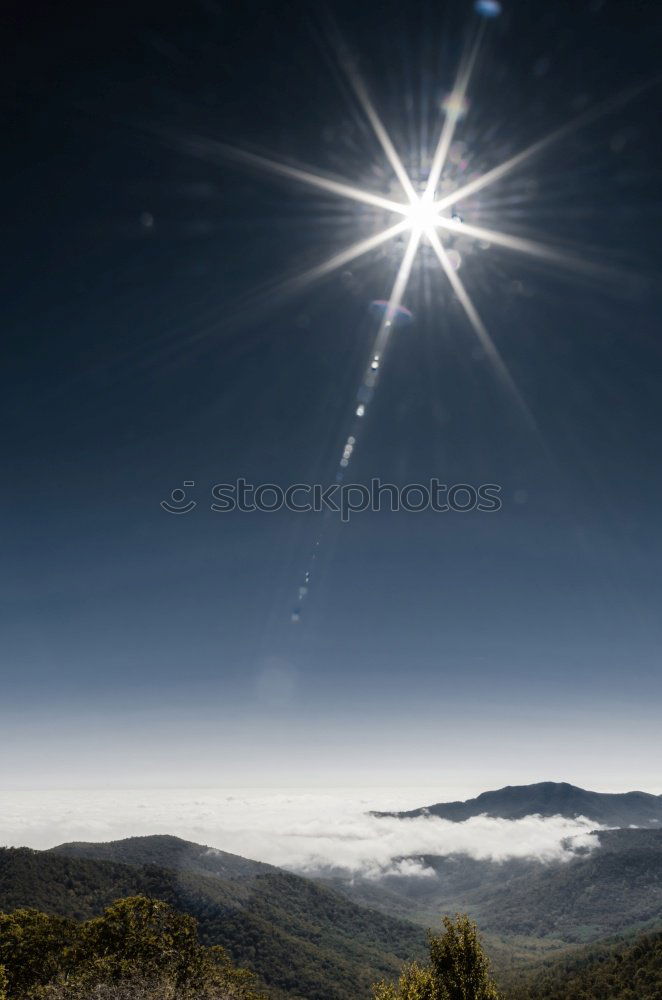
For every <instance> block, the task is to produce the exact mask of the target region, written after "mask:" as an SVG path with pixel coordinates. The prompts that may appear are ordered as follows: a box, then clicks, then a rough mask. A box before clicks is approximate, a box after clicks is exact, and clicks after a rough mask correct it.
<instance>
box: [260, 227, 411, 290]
mask: <svg viewBox="0 0 662 1000" xmlns="http://www.w3.org/2000/svg"><path fill="white" fill-rule="evenodd" d="M408 228H409V223H408V221H407V220H406V219H403V220H402V222H397V223H396V224H395V225H394V226H390V227H389V228H388V229H384V230H382V231H381V232H379V233H375V234H374V236H368V237H367V238H366V239H364V240H358V241H357V242H356V243H352V245H351V246H349V247H347V248H346V249H345V250H341V251H339V252H338V253H336V254H334V255H333V256H332V257H329V258H328V259H327V260H324V261H322V263H321V264H316V265H315V266H314V267H311V268H309V269H308V270H307V271H303V272H302V273H301V274H297V275H295V276H294V277H293V278H290V279H289V280H287V281H284V282H283V283H282V284H281V285H279V286H278V288H277V289H275V294H276V295H277V296H282V297H286V296H289V295H292V294H295V293H296V292H299V291H301V290H302V289H303V288H304V287H305V286H306V285H309V284H310V283H311V282H313V281H317V280H319V278H324V277H326V275H328V274H331V273H332V272H333V271H337V270H338V268H339V267H345V266H346V265H347V264H351V263H352V261H354V260H356V259H357V258H358V257H363V256H364V255H365V254H367V253H370V251H371V250H376V249H377V247H379V246H381V245H382V244H383V243H387V242H388V240H392V239H395V237H396V236H399V235H400V234H401V233H404V232H405V230H407V229H408Z"/></svg>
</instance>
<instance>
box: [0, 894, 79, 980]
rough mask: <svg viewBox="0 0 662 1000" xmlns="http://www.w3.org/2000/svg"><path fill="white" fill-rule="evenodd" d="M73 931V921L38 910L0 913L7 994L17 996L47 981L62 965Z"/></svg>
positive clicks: (0, 947)
mask: <svg viewBox="0 0 662 1000" xmlns="http://www.w3.org/2000/svg"><path fill="white" fill-rule="evenodd" d="M75 933H76V924H75V923H74V921H72V920H66V919H65V918H63V917H56V916H53V915H52V914H50V913H40V912H39V910H27V909H25V910H14V912H13V913H0V967H2V968H3V974H4V978H5V980H6V992H7V994H8V995H9V996H10V997H14V996H20V995H21V994H22V993H24V992H26V991H27V990H28V989H29V988H30V987H32V986H34V985H37V984H39V983H47V982H48V981H49V980H50V979H51V978H52V976H54V975H55V974H56V973H57V972H59V971H60V970H61V969H62V968H63V962H64V961H65V960H66V959H65V956H66V954H67V949H68V947H69V946H70V944H71V942H72V940H73V939H74V936H75ZM1 981H2V980H0V983H1ZM0 989H1V987H0ZM0 997H2V993H1V992H0Z"/></svg>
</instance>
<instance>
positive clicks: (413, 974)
mask: <svg viewBox="0 0 662 1000" xmlns="http://www.w3.org/2000/svg"><path fill="white" fill-rule="evenodd" d="M443 925H444V930H443V932H442V933H441V934H433V933H432V932H430V934H429V935H428V949H429V954H430V962H429V964H428V965H420V964H419V963H417V962H412V963H410V964H408V965H406V966H405V967H404V969H403V971H402V974H401V975H400V978H399V980H398V982H397V984H396V983H387V982H381V983H378V984H377V985H376V986H375V987H374V990H373V994H374V998H375V1000H500V994H499V991H498V990H497V988H496V986H495V984H494V983H493V982H492V980H491V978H490V975H489V962H488V959H487V956H486V955H485V953H484V951H483V949H482V946H481V944H480V940H479V938H478V930H477V928H476V925H475V924H474V923H473V922H472V921H471V920H469V918H468V917H467V916H465V915H464V914H458V915H457V916H456V917H455V919H452V918H451V917H444V918H443Z"/></svg>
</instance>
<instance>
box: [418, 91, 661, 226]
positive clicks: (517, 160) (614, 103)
mask: <svg viewBox="0 0 662 1000" xmlns="http://www.w3.org/2000/svg"><path fill="white" fill-rule="evenodd" d="M661 78H662V77H660V76H656V77H654V78H652V79H651V80H646V81H644V82H643V83H640V84H637V85H636V86H634V87H631V88H630V89H629V90H627V91H625V92H623V93H621V94H619V95H617V96H616V97H615V98H610V99H609V100H607V101H603V102H601V103H600V104H597V105H595V107H592V108H588V109H587V110H586V111H585V112H583V114H581V115H577V116H576V117H575V118H572V119H571V120H570V121H569V122H566V123H565V124H564V125H561V126H559V128H557V129H554V131H553V132H550V133H549V134H548V135H545V136H543V137H542V138H541V139H537V140H536V142H533V143H531V145H530V146H527V147H526V148H525V149H523V150H521V151H520V152H519V153H516V154H515V155H514V156H511V157H510V158H509V159H508V160H505V161H504V162H503V163H499V164H497V166H495V167H492V169H491V170H488V171H486V172H485V173H484V174H481V175H480V177H476V178H475V179H474V180H473V181H469V183H468V184H464V185H463V186H462V187H460V188H457V189H456V190H455V191H452V192H451V193H450V194H448V195H446V197H444V198H441V199H440V200H439V201H437V202H435V205H436V207H437V209H438V211H440V212H441V211H443V209H445V208H450V206H451V205H454V204H455V203H456V202H458V201H460V199H462V198H468V197H469V195H472V194H475V193H476V192H477V191H480V190H482V188H484V187H487V186H488V185H489V184H494V183H495V182H496V181H498V180H501V178H502V177H505V176H506V174H509V173H510V172H511V171H513V170H515V169H516V168H517V167H519V166H521V165H522V164H523V163H526V161H527V160H529V159H531V157H532V156H536V154H538V153H540V152H542V151H543V150H544V149H546V148H547V147H548V146H551V145H552V144H553V143H555V142H558V141H559V140H560V139H563V138H565V136H568V135H571V134H572V133H573V132H576V131H577V129H579V128H582V127H583V126H584V125H587V124H588V123H589V122H592V121H596V120H597V119H598V118H601V117H602V116H603V115H606V114H609V113H610V112H612V111H614V110H616V109H618V108H622V107H624V106H625V105H626V104H628V102H629V101H632V100H634V99H635V98H637V97H639V96H640V95H641V94H643V93H645V92H646V91H647V90H648V89H650V88H651V87H654V86H657V84H658V83H659V82H660V79H661Z"/></svg>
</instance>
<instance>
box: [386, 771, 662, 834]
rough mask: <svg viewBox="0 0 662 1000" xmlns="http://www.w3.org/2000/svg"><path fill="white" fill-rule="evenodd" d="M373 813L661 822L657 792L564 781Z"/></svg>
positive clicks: (651, 824) (453, 818) (605, 823)
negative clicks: (613, 789) (581, 785)
mask: <svg viewBox="0 0 662 1000" xmlns="http://www.w3.org/2000/svg"><path fill="white" fill-rule="evenodd" d="M372 815H373V816H395V817H398V818H399V819H405V818H412V817H415V816H438V817H439V818H441V819H447V820H450V821H451V822H454V823H462V822H464V821H465V820H468V819H471V818H472V817H474V816H493V817H495V818H499V819H523V818H524V817H525V816H534V815H539V816H564V817H566V818H567V819H577V818H578V817H580V816H585V817H586V818H587V819H589V820H591V821H592V822H594V823H596V824H597V825H600V826H616V827H622V826H645V827H654V828H657V827H660V826H662V795H651V794H650V793H648V792H638V791H635V792H616V793H613V792H591V791H588V790H587V789H585V788H579V787H578V786H577V785H571V784H570V783H569V782H567V781H539V782H536V783H535V784H531V785H506V786H504V787H503V788H498V789H495V790H493V791H488V792H481V794H480V795H478V796H476V798H473V799H467V800H466V801H463V802H460V801H457V802H437V803H435V804H434V805H430V806H421V807H420V808H419V809H411V810H408V811H407V812H390V813H385V812H375V813H373V814H372Z"/></svg>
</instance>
